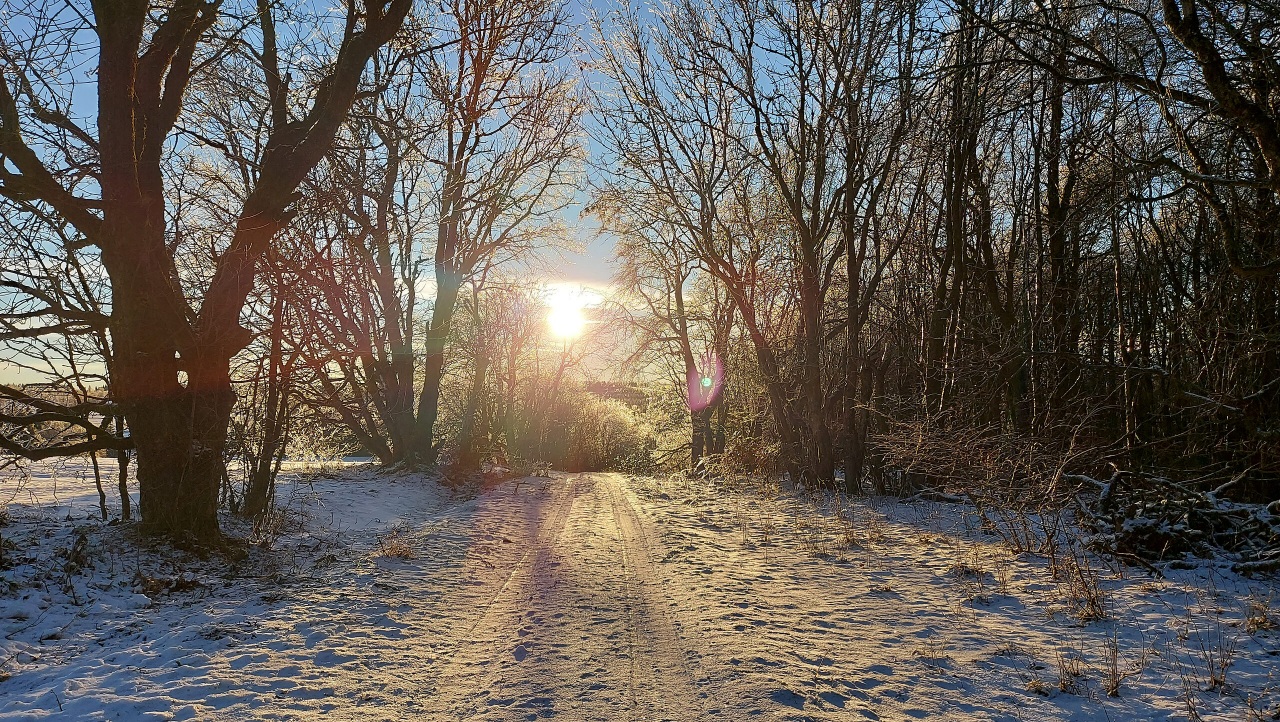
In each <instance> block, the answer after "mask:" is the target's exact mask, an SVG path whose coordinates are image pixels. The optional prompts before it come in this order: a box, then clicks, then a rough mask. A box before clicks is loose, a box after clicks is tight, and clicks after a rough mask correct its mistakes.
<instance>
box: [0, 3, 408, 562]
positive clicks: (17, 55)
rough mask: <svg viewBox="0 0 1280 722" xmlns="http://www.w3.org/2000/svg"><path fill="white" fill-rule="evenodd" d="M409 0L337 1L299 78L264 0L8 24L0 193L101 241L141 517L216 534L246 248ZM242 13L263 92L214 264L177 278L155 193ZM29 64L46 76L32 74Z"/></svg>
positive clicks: (268, 231) (269, 232) (0, 92)
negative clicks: (339, 12) (88, 109)
mask: <svg viewBox="0 0 1280 722" xmlns="http://www.w3.org/2000/svg"><path fill="white" fill-rule="evenodd" d="M409 6H410V2H409V0H390V1H389V2H381V1H379V2H364V3H352V4H350V5H349V6H348V7H347V10H346V14H345V18H344V20H343V21H342V23H341V30H340V36H339V37H335V38H333V39H334V43H333V45H332V47H331V48H329V49H327V52H325V53H323V54H322V55H320V56H318V59H319V63H318V65H317V66H316V67H315V68H314V71H315V72H314V73H305V74H304V73H301V72H300V73H299V75H303V76H304V77H306V78H307V80H308V81H309V82H306V83H305V84H302V86H301V87H298V86H295V85H294V84H293V82H292V80H293V78H295V77H296V76H295V75H294V74H293V73H292V72H289V67H288V65H287V61H285V62H282V58H281V53H280V48H279V46H278V39H277V32H276V24H275V18H274V12H275V11H274V9H273V8H272V7H271V6H270V5H269V4H266V3H261V4H259V5H258V6H257V7H253V8H245V9H244V11H245V12H244V15H243V16H242V17H240V18H236V17H235V14H234V12H233V11H231V10H230V9H223V8H222V7H221V5H220V4H217V3H206V2H203V1H202V0H175V1H174V2H172V3H169V4H167V5H166V6H165V7H163V8H162V12H160V13H153V9H152V7H150V6H149V5H147V4H146V3H132V4H125V5H121V4H106V5H104V4H94V5H93V6H92V7H90V8H88V11H87V12H81V11H80V10H79V9H78V8H77V9H71V8H68V9H66V10H65V11H64V10H58V9H54V8H53V6H40V7H34V8H33V9H34V10H36V17H37V22H35V23H33V24H31V25H24V26H22V28H21V30H20V29H19V28H18V27H10V28H9V30H8V31H7V32H6V36H7V37H6V38H5V41H4V56H5V58H4V65H5V67H4V82H2V83H0V156H3V159H4V162H3V171H0V195H3V196H4V197H6V198H9V199H11V200H14V201H22V202H29V203H34V204H38V205H39V207H40V208H42V209H47V212H48V213H49V214H54V215H56V216H57V217H59V218H60V219H62V220H63V221H65V222H66V223H68V224H70V225H71V226H73V227H74V228H75V229H76V231H77V232H78V233H79V234H80V235H81V236H83V238H84V242H85V243H87V244H91V245H93V246H95V247H97V248H100V249H101V251H102V264H103V267H104V268H105V270H106V272H107V275H108V277H109V279H110V290H111V293H110V304H111V314H110V319H111V320H110V332H111V343H112V356H113V375H112V379H111V381H112V395H113V397H114V399H115V400H116V401H117V402H118V403H120V404H121V406H122V408H123V409H124V415H125V417H126V418H127V419H128V422H129V428H130V430H131V432H132V440H133V442H134V444H135V446H136V449H137V457H138V481H139V485H140V505H141V512H142V516H143V520H144V523H145V524H146V525H147V527H148V528H150V529H152V530H154V531H157V532H163V533H167V534H171V535H175V536H180V537H192V538H195V539H199V540H206V541H207V540H215V539H217V538H218V537H219V529H218V522H217V516H216V509H217V495H218V489H219V484H220V482H221V479H222V477H223V446H224V444H225V441H226V433H227V423H228V418H229V415H230V413H231V408H232V405H233V402H234V398H235V397H234V391H233V389H232V387H231V379H230V360H231V358H232V357H233V356H234V355H235V354H236V353H237V352H238V351H239V350H240V349H241V348H243V347H244V346H245V344H246V343H247V342H248V340H249V337H248V332H247V331H246V330H245V329H244V328H242V327H241V326H240V323H239V320H240V313H241V311H242V309H243V307H244V304H245V301H246V299H247V297H248V295H249V293H250V292H251V291H252V289H253V287H254V283H255V279H256V271H257V266H258V262H259V260H260V259H261V258H262V256H263V254H265V253H266V251H267V250H268V249H269V248H270V246H271V243H272V239H273V238H274V237H275V235H276V234H277V233H278V232H279V231H280V229H282V228H283V227H285V226H287V225H288V223H289V221H290V219H291V216H292V213H291V211H290V206H291V204H292V203H293V202H294V200H295V195H294V194H295V191H296V189H297V187H298V184H299V183H301V181H302V180H303V178H305V177H306V175H307V174H308V173H309V172H310V171H311V169H312V168H313V167H314V166H315V164H316V163H318V162H319V161H320V159H321V158H322V157H323V155H324V153H325V152H326V150H327V149H328V147H329V145H330V143H331V142H332V140H333V137H334V135H335V134H336V132H337V130H338V128H339V127H340V125H341V123H342V121H343V120H344V118H345V117H346V114H347V110H348V109H349V108H350V106H351V103H352V101H353V100H354V98H355V96H356V94H357V92H358V91H359V89H360V81H361V77H362V75H363V73H364V67H365V64H366V62H367V61H368V59H369V58H370V57H371V56H372V55H373V54H374V52H375V51H376V50H377V49H378V48H379V47H380V46H382V45H383V44H385V43H387V42H388V41H390V40H391V38H392V37H393V36H394V35H395V33H396V32H397V31H398V30H399V28H400V26H401V23H402V22H403V20H404V18H405V16H406V15H407V13H408V11H409ZM90 18H92V20H90ZM220 19H223V20H224V21H225V22H224V23H222V24H219V20H220ZM249 25H252V26H256V27H257V29H258V31H259V32H258V33H257V36H256V37H257V40H259V41H260V44H259V45H258V47H257V48H256V49H255V50H254V55H255V57H256V58H257V59H258V60H259V61H260V66H261V72H262V76H261V77H262V82H263V84H264V86H265V87H266V90H267V96H268V98H269V100H270V115H269V117H267V118H263V119H262V124H263V125H264V126H266V127H267V132H266V134H265V143H264V144H263V146H262V148H263V150H262V154H261V158H260V161H259V162H258V163H257V165H256V167H255V168H254V171H255V172H254V174H253V178H252V189H251V190H250V191H249V192H248V194H247V195H246V196H245V197H244V198H243V203H242V204H241V205H240V210H239V212H238V213H237V214H236V219H235V222H234V226H233V229H232V230H231V231H230V232H229V233H228V234H227V236H226V237H225V238H224V239H223V240H222V242H221V243H219V244H218V247H219V248H220V249H221V250H220V252H217V253H214V254H213V256H214V257H213V259H212V261H213V266H212V269H211V273H206V274H202V277H200V278H199V280H198V281H197V282H189V283H185V284H184V283H183V279H182V278H181V274H180V269H179V268H178V267H177V266H176V263H175V260H176V255H175V249H176V247H177V246H178V245H179V244H180V243H181V242H182V241H183V240H184V239H183V236H182V227H181V225H180V224H178V221H179V219H174V218H172V217H171V216H170V211H171V208H170V207H169V205H168V203H167V201H168V200H169V199H170V197H171V193H170V186H169V181H168V180H167V178H166V174H165V170H164V166H165V162H166V158H167V156H168V155H169V154H170V153H172V152H173V148H174V145H175V138H176V137H178V135H177V134H178V133H179V131H180V128H181V125H180V124H181V121H182V117H183V110H184V107H185V104H186V101H187V93H188V90H189V88H190V87H191V83H192V79H193V77H195V76H197V75H199V74H200V73H201V72H203V71H204V69H205V68H206V67H209V66H212V65H216V64H217V63H218V62H220V60H221V59H222V58H223V57H224V56H226V55H227V53H228V51H229V49H230V48H232V47H234V46H237V45H239V44H241V43H247V42H250V38H251V37H252V36H250V35H248V34H242V33H240V32H239V30H238V28H239V27H242V26H249ZM19 32H21V33H22V35H21V36H19V35H18V33H19ZM81 38H83V39H85V40H92V41H93V42H94V44H93V45H92V46H90V48H91V49H88V50H85V51H79V50H78V49H77V50H68V51H63V52H62V54H61V55H51V53H58V52H59V49H60V48H79V47H80V42H79V40H80V39H81ZM81 54H83V56H87V57H89V58H91V60H92V61H96V62H91V63H90V65H92V66H93V67H95V68H96V73H95V75H94V76H93V78H92V81H90V80H89V79H88V78H84V77H81V76H79V75H78V74H77V73H78V71H77V68H79V67H82V63H81V61H82V60H83V59H84V57H82V55H81ZM299 70H301V69H300V68H299ZM40 78H47V79H52V82H44V83H42V84H41V85H38V86H37V85H36V84H35V83H36V82H38V80H37V79H40ZM87 82H92V83H93V87H94V90H95V91H96V96H97V106H96V110H95V111H94V113H93V115H92V117H91V118H89V119H88V121H87V122H79V123H78V122H76V121H75V120H74V119H73V118H72V114H73V112H74V111H73V109H72V92H71V91H72V90H73V88H74V87H75V86H76V85H77V84H79V83H87ZM54 83H57V84H56V85H55V84H54ZM179 145H181V144H179ZM175 224H177V225H175Z"/></svg>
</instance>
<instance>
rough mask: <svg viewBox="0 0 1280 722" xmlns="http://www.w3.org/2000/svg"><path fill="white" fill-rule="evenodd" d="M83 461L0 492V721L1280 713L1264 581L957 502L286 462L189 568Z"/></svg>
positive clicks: (1276, 640) (1279, 652)
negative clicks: (1016, 542) (1128, 561)
mask: <svg viewBox="0 0 1280 722" xmlns="http://www.w3.org/2000/svg"><path fill="white" fill-rule="evenodd" d="M86 468H87V467H85V466H84V465H83V464H78V463H72V464H69V465H66V466H63V467H62V468H55V467H52V466H40V467H38V469H37V470H38V472H39V473H33V474H32V475H31V477H30V478H28V479H26V480H24V481H23V482H22V484H21V485H20V484H19V480H18V479H13V478H10V479H4V480H0V501H5V502H8V503H7V517H8V518H7V521H5V522H3V524H2V525H0V536H2V537H3V541H0V544H4V545H5V546H6V549H5V552H4V559H5V560H6V563H5V564H3V565H0V566H4V567H5V568H4V569H3V570H0V719H4V720H10V719H14V720H16V719H67V720H98V719H121V720H141V719H156V720H161V719H200V720H245V719H278V720H285V719H296V720H304V719H313V718H315V719H318V718H321V717H323V718H325V719H338V720H341V719H352V720H357V719H358V720H365V719H370V720H383V719H386V720H409V719H411V720H470V719H493V720H533V719H539V718H561V719H567V720H699V719H724V720H740V719H760V720H863V719H868V720H877V719H878V720H912V719H945V720H1095V719H1098V720H1106V719H1110V720H1162V719H1177V720H1183V719H1196V718H1203V719H1206V720H1251V719H1257V720H1264V719H1280V674H1278V673H1280V630H1277V629H1275V628H1274V627H1275V625H1277V624H1280V596H1277V595H1276V585H1275V583H1274V580H1268V579H1244V578H1240V577H1238V576H1235V575H1233V574H1230V573H1227V572H1223V571H1221V570H1215V569H1213V568H1212V567H1202V568H1200V569H1196V570H1178V571H1172V572H1170V574H1169V576H1168V577H1167V578H1164V579H1156V578H1152V577H1150V576H1149V575H1146V574H1144V573H1141V572H1138V571H1134V570H1123V569H1121V570H1118V571H1117V570H1113V569H1109V568H1108V567H1107V566H1106V565H1104V564H1103V563H1101V562H1100V561H1098V560H1096V559H1083V560H1082V561H1083V568H1082V567H1081V564H1080V563H1079V562H1078V561H1076V560H1074V559H1073V558H1072V557H1071V556H1070V555H1069V554H1065V553H1064V554H1061V555H1060V558H1059V560H1058V563H1057V564H1056V567H1057V572H1058V573H1057V574H1056V575H1055V574H1054V573H1052V571H1051V565H1050V563H1049V562H1048V561H1047V560H1046V559H1044V558H1042V557H1036V556H1031V555H1015V554H1013V553H1011V552H1010V551H1009V550H1008V549H1007V548H1005V547H1004V546H1002V545H1001V544H999V543H998V542H997V541H996V540H995V538H994V537H991V536H988V535H986V534H984V533H983V531H982V530H981V525H980V524H978V523H977V521H976V518H975V516H974V515H973V513H972V510H970V509H965V508H964V507H960V506H954V505H947V504H939V503H930V502H914V503H897V502H894V501H892V500H888V499H859V500H856V501H855V502H848V501H847V500H846V501H841V500H833V499H830V498H826V497H809V496H805V495H803V494H798V493H792V492H786V491H781V492H780V491H777V490H776V489H770V488H767V487H763V486H762V487H761V488H758V489H750V490H731V491H726V490H724V489H718V488H715V487H713V486H711V485H708V484H706V483H702V482H688V481H684V480H676V479H673V480H670V481H666V480H653V479H635V478H627V477H623V476H621V475H615V474H578V475H556V476H555V478H552V479H525V480H521V481H519V482H505V483H503V484H500V485H497V486H495V487H493V488H490V489H487V490H480V489H471V490H464V491H454V490H450V489H446V488H444V487H441V486H440V485H438V484H436V483H435V482H434V481H433V480H431V479H428V478H423V477H414V476H383V475H379V474H376V473H375V472H374V471H373V470H371V469H369V468H367V467H349V468H346V469H343V470H340V471H338V472H337V473H334V474H331V475H315V474H310V473H306V472H305V471H303V470H294V471H292V472H290V473H289V474H288V475H287V478H286V479H284V480H283V481H282V484H281V490H280V493H279V497H280V502H281V503H282V505H283V506H284V509H285V513H283V514H281V515H280V517H279V518H278V519H277V520H276V522H275V523H274V524H271V525H268V526H267V527H265V528H260V529H257V530H253V529H249V528H247V527H245V526H242V525H238V523H237V522H235V521H232V520H229V521H228V525H229V527H230V528H231V529H232V531H233V532H234V533H236V534H239V535H242V536H249V537H251V538H252V539H253V540H254V542H255V543H254V544H253V545H251V547H250V553H249V555H248V557H246V558H244V559H241V560H227V559H219V558H213V559H199V558H196V557H194V556H191V555H187V554H184V553H180V552H175V551H173V550H169V549H164V548H160V547H156V546H152V545H150V544H149V543H148V542H146V541H145V540H141V539H138V538H137V536H136V534H135V532H134V530H133V529H132V528H131V527H130V526H129V525H106V524H104V523H103V522H101V521H100V517H99V512H98V506H97V505H98V497H97V492H96V490H94V487H93V482H92V476H91V474H89V473H85V470H86ZM108 492H109V493H108V496H109V498H110V497H111V496H113V494H111V493H110V489H109V490H108ZM112 513H113V514H115V512H114V511H113V512H112ZM1113 687H1114V691H1115V692H1116V694H1115V696H1111V695H1109V693H1108V692H1109V691H1110V690H1111V689H1112V688H1113Z"/></svg>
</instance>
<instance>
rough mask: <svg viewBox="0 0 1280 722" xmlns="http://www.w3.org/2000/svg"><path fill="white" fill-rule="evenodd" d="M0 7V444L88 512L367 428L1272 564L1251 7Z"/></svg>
mask: <svg viewBox="0 0 1280 722" xmlns="http://www.w3.org/2000/svg"><path fill="white" fill-rule="evenodd" d="M0 17H2V18H3V27H2V29H0V471H4V472H5V473H9V474H11V475H16V476H18V477H29V476H32V475H34V476H37V477H38V476H39V475H40V474H41V473H43V472H41V469H45V468H48V466H49V465H51V464H56V463H61V462H60V461H59V460H62V461H65V462H69V463H72V464H81V465H89V466H85V467H84V468H86V469H89V468H91V477H89V478H92V479H93V480H94V492H93V493H94V494H96V497H95V498H97V499H98V510H100V517H101V519H102V521H103V522H106V521H107V520H108V517H112V518H113V519H116V520H118V521H120V522H129V524H128V525H127V526H129V528H130V529H133V528H135V527H136V528H137V530H138V531H139V532H140V533H141V534H142V535H143V537H144V538H148V539H154V538H160V539H165V540H167V541H168V542H171V543H176V544H177V545H178V547H179V548H180V549H195V550H200V549H206V550H207V549H227V548H241V547H243V546H244V545H245V544H247V543H248V544H250V545H251V544H252V543H251V542H246V541H245V540H244V538H243V537H244V532H243V529H244V528H245V527H244V526H243V525H242V521H243V522H244V523H248V524H250V525H251V528H253V529H259V528H261V526H262V523H263V520H265V519H270V518H272V517H273V514H276V510H277V509H278V508H283V507H287V501H286V499H285V496H284V495H282V493H281V492H280V491H279V490H280V489H281V488H283V486H282V485H281V484H278V483H277V482H278V480H281V479H286V480H287V479H288V478H291V477H290V473H291V472H290V471H289V469H290V468H292V467H291V465H293V464H297V463H301V462H303V461H307V462H311V461H314V462H317V463H318V462H339V461H341V460H342V459H352V458H357V457H358V458H362V459H369V460H371V462H370V463H371V464H372V466H371V467H369V468H371V469H373V471H371V472H369V473H370V474H372V476H371V477H370V479H372V481H370V483H371V484H373V485H375V486H376V485H379V484H384V483H385V484H388V485H393V484H395V483H399V482H397V481H396V480H397V479H404V478H410V477H413V478H418V477H421V476H423V475H425V477H429V478H432V479H436V480H438V482H439V483H440V484H443V485H444V487H445V488H451V489H459V488H463V487H468V485H476V484H478V485H479V486H480V487H483V488H489V486H491V485H492V484H495V483H502V482H501V480H504V479H516V480H519V479H523V478H526V477H529V476H531V475H533V476H534V477H541V476H545V475H547V474H551V475H552V476H553V477H554V476H555V474H560V473H568V474H570V476H566V477H564V478H565V479H575V478H588V477H574V476H572V474H576V473H580V472H622V473H625V474H628V475H630V477H631V478H637V479H682V480H685V481H683V482H681V483H689V484H692V483H695V482H696V483H704V482H705V483H708V484H710V487H708V488H711V489H717V488H720V489H724V488H743V486H744V485H747V486H752V485H759V484H765V485H768V484H775V483H776V484H782V488H786V489H791V490H797V491H796V492H795V493H803V494H806V495H817V496H815V497H813V498H817V497H821V498H827V499H831V498H834V499H838V500H839V499H844V500H849V499H859V498H864V499H869V500H875V499H885V498H890V499H897V500H907V501H912V502H915V503H927V504H954V505H959V506H958V507H957V508H963V509H968V510H972V511H973V512H974V513H976V514H977V516H978V518H979V519H980V520H981V527H982V529H984V530H986V531H987V532H989V533H990V534H992V535H994V536H995V537H996V538H999V539H1000V540H1002V542H1003V543H1005V544H1007V545H1009V546H1010V548H1013V549H1015V550H1017V551H1019V552H1028V553H1036V554H1044V553H1048V554H1049V556H1050V558H1051V559H1056V556H1055V552H1054V549H1055V548H1056V545H1057V544H1058V543H1059V542H1058V540H1059V538H1060V535H1061V534H1072V535H1076V536H1073V539H1076V540H1077V541H1079V543H1080V544H1081V545H1082V546H1081V549H1082V550H1083V549H1087V553H1088V554H1098V555H1101V558H1103V559H1106V560H1110V561H1109V563H1111V562H1114V563H1120V564H1125V565H1130V566H1131V567H1132V568H1134V569H1138V570H1142V571H1144V572H1146V573H1153V574H1158V573H1161V572H1164V571H1168V570H1169V569H1171V568H1175V567H1177V566H1179V565H1189V564H1191V562H1190V561H1188V560H1191V559H1195V558H1200V559H1217V560H1222V561H1223V564H1224V565H1225V567H1224V568H1227V569H1229V570H1230V571H1231V572H1232V573H1235V574H1242V575H1251V574H1263V575H1265V574H1267V573H1269V572H1273V571H1274V570H1276V569H1280V7H1278V6H1276V5H1275V4H1274V2H1271V1H1270V0H1243V1H1241V2H1227V1H1226V0H1119V1H1118V2H1102V1H1101V0H1065V1H1064V0H946V1H944V2H933V1H925V0H653V1H651V2H640V0H611V1H609V2H605V0H597V1H592V2H586V1H581V2H580V1H578V0H434V1H433V2H426V1H425V0H418V1H417V2H415V1H414V0H343V2H341V3H337V4H334V5H325V4H319V3H310V2H292V1H291V0H252V1H249V0H89V1H88V2H85V1H84V0H4V2H3V4H2V5H0ZM601 247H603V248H605V249H606V250H604V251H600V250H599V249H600V248H601ZM592 249H594V250H592ZM605 278H607V279H608V280H607V281H605V280H594V279H605ZM77 468H79V467H77ZM362 468H363V467H362ZM553 470H554V471H553ZM86 473H90V472H86ZM361 473H363V472H361ZM555 478H560V477H555ZM380 480H381V481H380ZM495 480H496V481H495ZM282 484H284V482H282ZM292 484H293V482H292V481H289V482H288V483H287V484H284V486H289V488H293V487H292V486H291V485H292ZM487 485H488V486H487ZM519 488H520V487H519V481H517V482H516V486H515V489H516V490H517V492H518V490H519ZM574 488H577V487H574ZM752 488H755V487H754V486H752ZM761 488H763V487H761ZM770 488H772V487H770ZM513 493H515V492H513ZM601 493H603V492H601ZM618 493H621V492H618ZM725 493H726V494H728V493H729V492H725ZM734 493H737V492H734ZM770 493H772V492H770ZM725 498H729V497H725ZM109 500H110V504H109V503H108V501H109ZM841 503H844V502H841ZM850 503H852V502H850ZM867 503H879V502H867ZM109 507H110V508H109ZM959 513H960V512H957V514H959ZM964 513H968V512H964ZM619 515H621V516H619ZM68 516H69V515H68ZM615 517H617V519H621V520H622V521H619V522H618V524H620V527H619V528H620V529H622V530H623V531H622V532H620V533H630V532H627V531H626V530H627V529H629V528H631V527H629V526H627V525H628V524H629V523H630V522H627V521H626V520H627V519H629V518H631V517H630V516H627V514H622V512H619V511H617V509H616V508H615ZM956 518H960V517H959V516H957V517H956ZM112 523H113V524H114V523H116V522H115V521H113V522H112ZM637 524H638V525H639V526H637V527H636V528H641V527H642V526H643V524H642V523H640V522H637ZM743 535H744V540H745V539H746V538H747V532H745V531H744V532H743ZM538 538H539V539H540V538H541V537H538ZM769 538H770V534H769V533H768V532H766V533H765V540H766V541H768V539H769ZM384 541H385V540H384ZM379 543H383V542H381V541H380V542H379ZM1073 543H1074V542H1073ZM384 546H385V545H384ZM1046 549H1047V550H1048V551H1047V552H1046ZM5 550H6V547H4V545H3V542H0V560H3V559H4V558H5V554H7V553H8V552H6V551H5ZM1079 553H1080V554H1085V553H1086V552H1085V551H1080V552H1079ZM235 556H236V555H235V554H232V557H233V558H234V557H235ZM1171 565H1172V566H1171ZM0 566H3V565H0ZM1076 569H1077V571H1079V566H1078V565H1077V567H1076ZM1055 574H1056V572H1055ZM1082 578H1083V577H1082ZM1264 618H1265V617H1264ZM1224 669H1225V667H1224ZM2 681H3V680H0V682H2ZM1117 684H1118V683H1117ZM1192 713H1193V714H1195V709H1192ZM1258 719H1262V717H1258Z"/></svg>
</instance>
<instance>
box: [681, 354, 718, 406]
mask: <svg viewBox="0 0 1280 722" xmlns="http://www.w3.org/2000/svg"><path fill="white" fill-rule="evenodd" d="M687 381H688V386H689V409H690V410H691V411H702V410H703V409H705V408H707V407H708V406H711V405H712V404H714V403H715V402H716V400H717V399H719V398H720V391H721V390H722V389H723V387H724V364H722V363H720V357H719V356H716V355H715V354H707V355H706V356H704V357H703V358H702V362H701V363H700V364H699V367H698V368H696V369H690V370H689V378H688V379H687Z"/></svg>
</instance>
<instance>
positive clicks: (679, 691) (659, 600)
mask: <svg viewBox="0 0 1280 722" xmlns="http://www.w3.org/2000/svg"><path fill="white" fill-rule="evenodd" d="M597 483H598V484H599V485H600V486H603V487H605V488H606V489H607V494H608V497H609V505H610V508H611V511H612V513H613V521H614V524H615V526H616V531H617V533H618V540H619V549H620V553H621V556H622V559H623V564H624V566H625V570H624V574H625V579H626V583H627V588H628V591H629V596H630V598H631V599H630V605H629V606H630V608H629V609H628V617H629V619H628V627H629V632H630V640H631V645H632V650H631V679H630V682H631V687H632V689H631V698H632V700H633V702H634V704H633V705H632V707H631V709H630V710H628V719H631V720H644V721H645V722H648V721H650V720H676V719H680V718H681V717H675V716H672V712H673V709H672V708H673V707H674V708H675V709H677V710H680V711H681V712H683V713H684V714H683V715H682V717H683V718H684V719H689V718H690V717H689V715H690V713H691V712H693V710H694V709H696V713H694V715H695V716H693V717H692V718H694V719H701V718H702V717H705V716H706V715H707V712H708V710H707V695H706V694H704V693H703V692H702V691H700V690H699V689H698V688H697V687H696V683H695V680H696V679H698V678H699V677H698V676H697V675H695V674H694V670H693V669H692V667H691V665H690V663H689V656H688V652H687V650H686V649H685V647H684V645H683V643H682V642H681V637H680V634H679V632H678V631H677V630H676V627H675V624H674V622H673V620H672V617H673V616H676V610H675V609H674V608H673V607H672V605H671V604H670V603H669V601H668V597H667V596H666V595H665V594H664V593H663V587H664V586H665V585H664V583H663V581H664V580H663V579H662V578H661V577H660V576H659V574H658V573H657V568H656V567H655V565H654V561H653V560H654V556H655V555H654V549H653V544H652V543H651V542H650V536H649V534H648V533H647V531H646V529H645V525H644V522H643V521H642V520H641V519H640V517H639V515H638V514H637V513H636V510H635V507H633V506H632V505H631V501H630V499H629V498H628V496H627V494H626V492H625V491H624V490H623V489H622V487H621V484H620V481H619V479H618V478H617V477H616V476H614V475H610V476H609V477H606V478H605V479H602V480H600V481H598V482H597ZM664 702H665V703H666V704H665V705H664V704H663V703H664ZM691 707H692V708H693V709H690V708H691ZM664 708H665V709H664Z"/></svg>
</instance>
